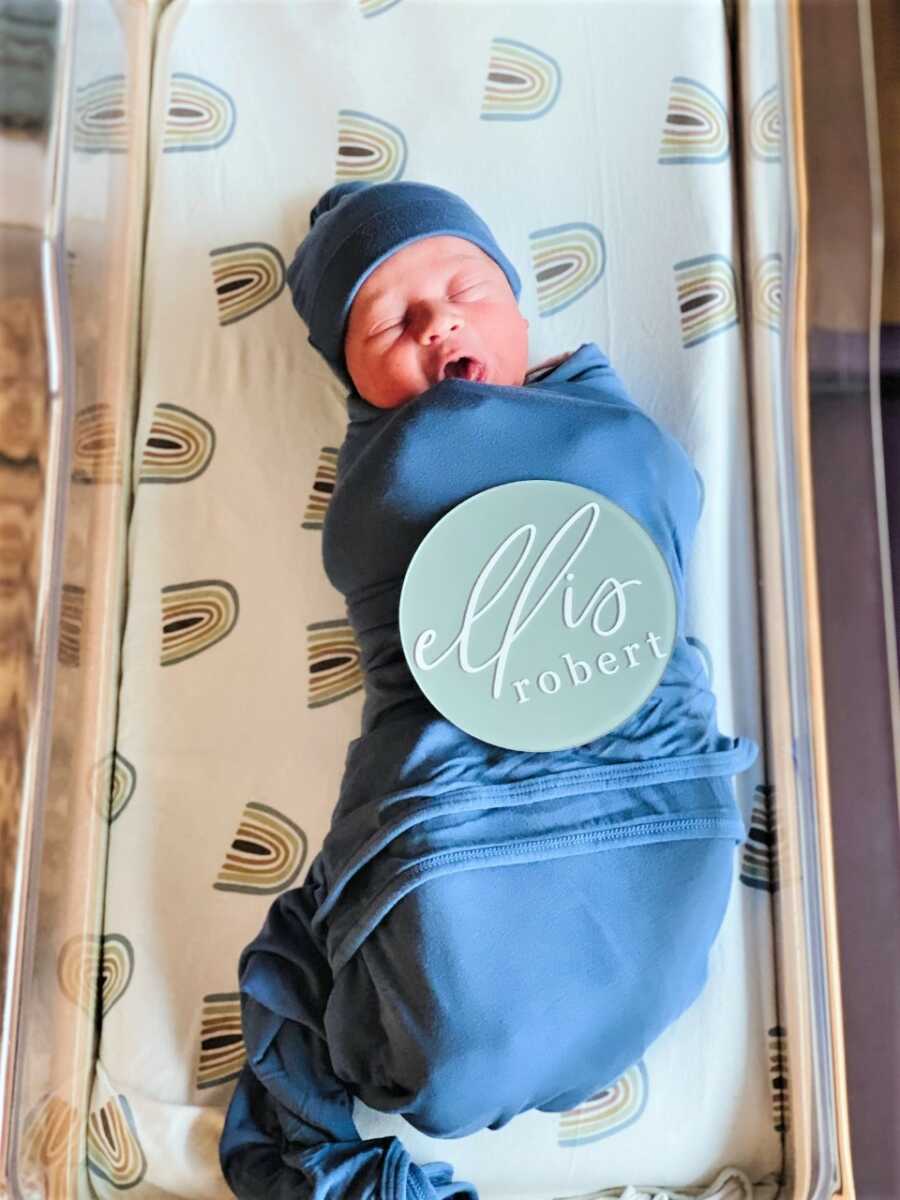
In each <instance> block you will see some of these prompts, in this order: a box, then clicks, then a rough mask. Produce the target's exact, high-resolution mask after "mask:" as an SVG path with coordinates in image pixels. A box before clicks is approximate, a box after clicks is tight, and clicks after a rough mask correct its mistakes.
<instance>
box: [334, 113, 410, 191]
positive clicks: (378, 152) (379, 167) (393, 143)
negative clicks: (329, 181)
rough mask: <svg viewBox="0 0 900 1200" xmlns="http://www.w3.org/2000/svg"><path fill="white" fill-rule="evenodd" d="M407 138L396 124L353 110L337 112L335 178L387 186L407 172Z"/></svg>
mask: <svg viewBox="0 0 900 1200" xmlns="http://www.w3.org/2000/svg"><path fill="white" fill-rule="evenodd" d="M406 157H407V149H406V138H405V137H404V136H403V132H402V130H400V129H398V128H397V126H396V125H391V124H389V123H388V122H387V121H382V120H381V119H380V118H379V117H373V116H372V114H371V113H365V112H358V111H357V110H356V109H354V108H342V109H341V110H340V112H339V113H338V145H337V162H336V165H335V172H334V173H335V179H336V180H337V181H338V182H340V181H341V180H344V179H363V180H365V181H366V182H374V181H377V182H378V183H387V182H388V181H390V180H394V179H400V178H401V177H402V175H403V172H404V170H405V169H406Z"/></svg>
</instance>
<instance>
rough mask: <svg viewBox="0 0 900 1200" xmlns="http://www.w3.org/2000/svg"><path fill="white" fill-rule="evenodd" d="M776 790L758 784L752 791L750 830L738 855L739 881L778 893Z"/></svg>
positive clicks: (746, 885)
mask: <svg viewBox="0 0 900 1200" xmlns="http://www.w3.org/2000/svg"><path fill="white" fill-rule="evenodd" d="M774 796H775V789H774V788H773V787H771V786H770V785H769V784H761V785H759V786H758V787H756V788H755V789H754V792H753V811H752V813H751V816H750V830H749V833H748V834H747V841H746V842H745V843H744V847H743V851H742V854H741V872H740V881H741V883H743V884H744V886H745V887H748V888H755V889H757V890H758V891H763V892H771V893H774V892H777V891H778V886H779V882H778V837H777V831H776V827H775V803H774Z"/></svg>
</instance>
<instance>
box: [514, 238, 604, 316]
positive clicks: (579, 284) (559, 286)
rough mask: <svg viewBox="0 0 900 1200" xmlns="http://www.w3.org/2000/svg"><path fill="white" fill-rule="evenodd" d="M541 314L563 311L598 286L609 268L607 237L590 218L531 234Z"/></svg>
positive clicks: (552, 314)
mask: <svg viewBox="0 0 900 1200" xmlns="http://www.w3.org/2000/svg"><path fill="white" fill-rule="evenodd" d="M529 242H530V246H531V261H532V268H533V271H534V279H535V283H536V284H537V295H538V308H539V311H540V315H541V316H542V317H552V316H554V315H555V314H556V313H559V312H562V311H563V309H565V308H568V307H569V305H570V304H574V303H575V301H576V300H580V299H581V297H582V296H583V295H584V294H585V292H588V291H590V289H591V288H592V287H595V286H596V285H597V284H598V283H599V282H600V280H601V278H602V277H603V272H604V270H605V269H606V241H605V239H604V237H603V234H602V232H601V231H600V230H599V229H598V228H597V226H596V225H592V224H591V223H590V222H589V221H569V222H566V223H565V224H563V225H553V226H551V227H549V228H547V229H536V230H535V231H534V232H533V233H531V234H529Z"/></svg>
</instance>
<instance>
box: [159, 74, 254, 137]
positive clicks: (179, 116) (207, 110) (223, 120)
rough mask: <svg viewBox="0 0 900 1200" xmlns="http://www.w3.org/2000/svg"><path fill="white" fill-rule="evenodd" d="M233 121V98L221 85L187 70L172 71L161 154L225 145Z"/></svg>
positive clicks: (230, 133) (229, 135) (234, 113)
mask: <svg viewBox="0 0 900 1200" xmlns="http://www.w3.org/2000/svg"><path fill="white" fill-rule="evenodd" d="M236 124H237V110H236V109H235V106H234V100H232V98H231V96H229V94H228V93H227V92H226V91H225V90H224V88H220V87H219V86H218V85H217V84H215V83H211V82H210V81H209V80H208V79H201V77H200V76H199V75H189V74H188V73H187V72H186V71H176V72H174V73H173V75H172V80H171V83H170V85H169V103H168V107H167V109H166V123H165V128H164V130H163V154H177V153H179V152H182V151H186V150H215V149H216V148H217V147H218V146H224V144H225V143H226V142H227V141H228V139H229V138H230V137H231V135H232V134H233V133H234V127H235V125H236Z"/></svg>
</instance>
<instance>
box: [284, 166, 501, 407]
mask: <svg viewBox="0 0 900 1200" xmlns="http://www.w3.org/2000/svg"><path fill="white" fill-rule="evenodd" d="M309 224H310V229H309V233H308V234H307V235H306V237H305V238H304V239H303V241H302V242H301V243H300V245H299V246H298V247H297V250H296V253H295V254H294V259H293V262H292V263H291V265H290V267H288V271H287V281H288V285H289V286H290V289H291V295H292V296H293V298H294V308H296V310H297V312H298V313H299V314H300V316H301V317H302V318H303V320H304V321H305V323H306V325H307V326H308V327H309V342H310V345H312V346H314V347H315V348H316V350H318V351H319V353H320V354H321V355H322V356H323V358H324V359H325V361H326V362H327V363H328V365H329V366H330V367H331V368H332V370H333V371H334V372H335V374H336V375H337V376H338V378H339V379H340V380H341V382H342V383H343V384H344V385H345V386H346V387H347V388H348V389H349V390H350V391H353V381H352V380H351V378H350V375H349V373H348V371H347V365H346V362H345V360H344V330H345V328H346V324H347V318H348V317H349V315H350V306H351V305H352V303H353V300H354V298H355V296H356V294H357V292H358V291H359V289H360V288H361V287H362V285H363V283H364V282H365V281H366V279H367V278H368V277H369V276H370V275H371V274H372V272H373V271H374V270H375V268H376V267H377V266H378V265H379V264H380V263H383V262H384V261H385V259H386V258H389V257H390V255H392V254H393V253H394V252H395V251H396V250H399V249H400V248H401V247H402V246H408V245H409V244H410V243H411V242H417V241H419V240H420V239H422V238H427V237H436V236H438V235H440V234H444V235H449V236H452V237H460V238H465V239H466V240H467V241H470V242H474V243H475V245H476V246H479V247H480V248H481V249H482V250H483V251H484V252H485V254H487V255H489V256H490V257H491V258H492V259H493V260H494V261H495V262H496V263H497V265H498V266H499V267H501V269H502V270H503V272H504V274H505V275H506V278H507V279H508V280H509V285H510V287H511V288H512V290H513V294H514V295H515V297H516V299H517V300H518V299H519V294H520V293H521V290H522V283H521V280H520V279H519V276H518V274H517V273H516V269H515V267H514V266H513V265H512V263H511V262H510V261H509V259H508V258H507V257H506V255H505V254H504V253H503V251H502V250H501V249H500V247H499V246H498V245H497V243H496V242H495V241H494V236H493V234H492V233H491V231H490V229H488V227H487V225H486V224H485V223H484V221H482V219H481V218H480V217H479V216H478V215H477V213H475V212H474V211H473V209H471V208H470V207H469V205H468V204H466V202H465V201H464V200H462V199H460V197H459V196H457V195H455V194H454V193H453V192H448V191H445V190H444V188H439V187H432V186H431V185H430V184H426V183H412V182H409V181H403V182H397V183H365V182H363V181H361V180H353V181H350V182H347V183H338V184H336V185H335V186H334V187H332V188H329V190H328V191H327V192H325V194H324V195H323V196H321V197H320V198H319V200H318V202H317V204H316V206H315V208H313V210H312V212H311V213H310V214H309Z"/></svg>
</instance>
